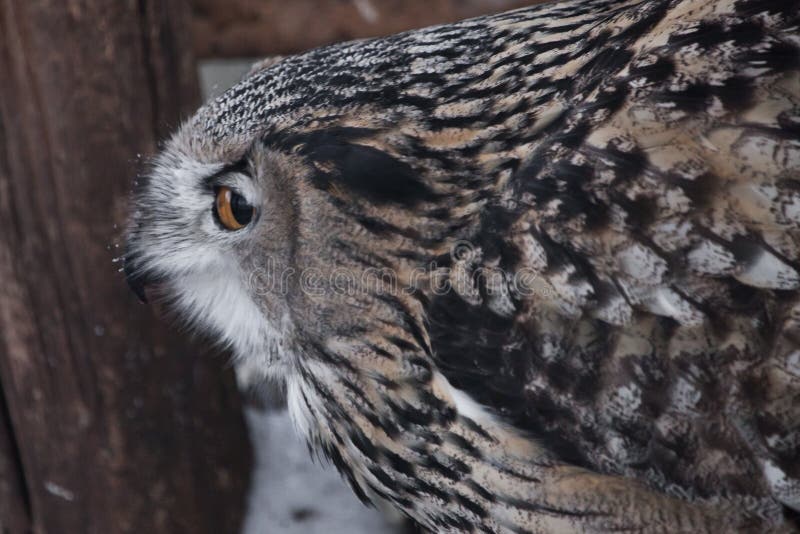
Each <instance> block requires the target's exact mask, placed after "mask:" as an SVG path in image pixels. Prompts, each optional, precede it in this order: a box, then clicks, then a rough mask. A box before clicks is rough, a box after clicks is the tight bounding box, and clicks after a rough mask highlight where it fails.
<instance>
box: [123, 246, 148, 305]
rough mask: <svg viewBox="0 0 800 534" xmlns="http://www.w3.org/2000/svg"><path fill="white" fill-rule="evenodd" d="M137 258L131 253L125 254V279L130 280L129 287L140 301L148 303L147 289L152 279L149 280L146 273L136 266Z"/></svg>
mask: <svg viewBox="0 0 800 534" xmlns="http://www.w3.org/2000/svg"><path fill="white" fill-rule="evenodd" d="M135 260H136V258H135V257H134V256H133V255H131V254H130V253H128V254H125V265H124V266H123V272H124V273H125V280H126V281H127V282H128V287H130V288H131V291H133V292H134V294H135V295H136V297H137V298H138V299H139V302H141V303H142V304H147V293H146V291H145V290H146V288H147V285H148V283H149V282H150V280H148V278H147V276H146V274H144V273H142V272H141V270H139V269H137V268H136V261H135Z"/></svg>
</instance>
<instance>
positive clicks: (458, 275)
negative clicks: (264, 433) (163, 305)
mask: <svg viewBox="0 0 800 534" xmlns="http://www.w3.org/2000/svg"><path fill="white" fill-rule="evenodd" d="M799 25H800V7H799V6H798V5H797V3H796V2H793V1H777V0H705V1H699V0H652V1H640V0H629V1H622V2H619V1H610V0H590V1H581V2H578V1H568V2H562V3H555V4H545V5H540V6H536V7H532V8H527V9H522V10H517V11H512V12H509V13H505V14H500V15H495V16H490V17H483V18H478V19H472V20H469V21H464V22H461V23H458V24H453V25H446V26H438V27H434V28H428V29H423V30H417V31H413V32H408V33H405V34H400V35H396V36H391V37H387V38H382V39H374V40H368V41H359V42H354V43H344V44H340V45H335V46H332V47H326V48H321V49H318V50H314V51H311V52H309V53H306V54H303V55H300V56H296V57H290V58H286V59H284V60H282V61H280V62H278V63H276V64H271V65H269V66H268V67H266V68H263V69H261V70H257V71H256V72H254V73H252V74H251V75H249V76H248V77H247V78H246V79H245V80H243V81H242V82H241V83H240V84H238V85H237V86H235V87H234V88H232V89H230V90H229V91H228V92H227V93H225V94H224V95H222V96H221V97H219V98H217V99H216V100H214V101H212V102H210V103H208V104H207V105H206V106H204V107H203V108H202V109H201V110H200V111H198V113H197V114H196V115H195V116H194V117H193V118H192V119H191V120H190V121H188V122H187V123H186V124H185V125H184V126H183V127H182V128H181V130H180V131H179V132H177V133H176V135H175V136H174V137H173V139H172V140H171V141H170V142H169V143H168V145H167V147H166V149H165V151H164V152H163V153H162V154H161V155H160V156H159V157H158V158H157V159H156V160H155V162H154V167H153V170H152V172H151V173H150V174H149V178H148V179H146V180H142V181H141V184H140V186H139V189H138V190H137V191H136V193H135V206H136V208H135V213H134V216H133V218H132V223H131V228H130V238H129V245H128V253H127V255H126V272H127V274H128V277H129V280H130V281H131V282H132V285H133V286H134V287H136V288H140V287H141V286H143V285H144V284H145V283H147V285H149V286H150V292H151V293H153V292H154V291H155V294H158V295H159V296H160V297H161V298H164V299H166V300H168V301H170V302H171V303H172V305H173V306H174V307H175V308H176V309H177V310H178V311H179V313H181V314H182V315H183V316H184V317H185V318H186V319H187V320H189V321H190V322H192V323H193V324H195V325H197V326H198V328H200V329H202V330H205V331H210V332H212V333H213V334H214V335H216V336H217V337H218V338H219V339H220V340H222V341H223V342H224V343H226V344H228V345H230V346H231V347H232V348H233V351H234V353H235V355H236V358H237V365H238V366H239V367H240V369H242V370H244V371H246V372H247V373H249V374H251V375H254V376H256V377H258V378H259V379H268V378H272V379H275V380H277V381H282V382H285V384H286V387H287V394H288V399H289V407H290V410H291V412H292V415H293V417H294V419H295V422H296V424H297V426H298V429H299V430H300V432H301V433H302V434H303V435H304V436H305V437H306V438H307V439H308V441H309V443H310V444H311V445H312V447H313V448H314V449H315V450H316V451H318V452H319V453H320V454H322V455H323V456H325V457H327V458H328V459H330V460H331V461H332V462H333V463H334V464H335V465H336V466H337V467H338V468H339V470H340V471H341V472H342V473H343V475H344V476H345V477H346V478H347V480H348V481H349V482H350V484H351V485H352V487H353V489H354V490H355V491H356V493H358V494H359V495H360V496H361V497H362V498H364V499H366V498H367V495H369V496H371V497H376V498H381V499H384V500H386V501H388V502H390V503H392V504H394V505H395V506H397V507H398V508H400V509H401V510H402V511H404V512H405V513H406V514H408V515H409V516H411V517H412V518H414V519H415V520H416V521H418V522H419V523H420V524H421V525H423V526H424V527H426V528H428V529H430V530H433V531H451V532H471V531H481V532H587V531H596V532H603V531H612V530H621V529H624V530H632V531H641V532H719V531H743V532H747V531H752V532H763V531H786V532H790V531H794V530H796V529H797V528H798V524H797V514H798V510H800V289H799V288H800V274H798V270H799V269H800V253H798V247H800V29H799V28H800V26H799Z"/></svg>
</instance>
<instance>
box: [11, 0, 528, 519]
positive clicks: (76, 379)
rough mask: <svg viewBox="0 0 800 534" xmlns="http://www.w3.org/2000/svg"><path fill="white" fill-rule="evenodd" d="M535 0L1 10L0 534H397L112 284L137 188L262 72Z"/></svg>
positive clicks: (261, 401)
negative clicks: (190, 123)
mask: <svg viewBox="0 0 800 534" xmlns="http://www.w3.org/2000/svg"><path fill="white" fill-rule="evenodd" d="M532 3H535V1H534V0H527V1H520V0H293V1H291V2H289V1H285V0H168V1H159V0H68V1H67V0H4V1H3V2H2V3H0V282H1V283H0V532H2V533H14V534H16V533H28V532H33V533H59V534H61V533H83V532H86V533H102V534H107V533H116V532H124V533H127V532H131V533H133V532H136V533H142V532H147V533H167V532H170V533H172V532H191V533H193V534H211V533H221V532H245V533H246V534H257V533H268V532H269V533H273V532H288V533H301V532H302V533H314V532H320V533H321V532H326V533H336V532H342V533H344V532H347V533H362V532H363V533H367V532H400V531H403V529H407V528H408V526H407V525H404V524H403V523H402V521H400V520H399V518H397V517H392V516H391V514H388V515H385V514H382V513H380V512H379V511H376V510H373V509H368V508H366V507H363V506H362V505H361V504H360V503H359V502H358V501H357V500H356V499H355V497H354V496H353V495H352V493H351V492H350V490H349V488H347V487H346V486H345V485H344V483H343V482H342V481H341V480H340V479H339V476H338V475H337V474H336V473H335V472H334V471H332V470H331V469H329V468H327V467H325V466H320V465H316V464H314V463H312V461H311V459H310V456H309V454H308V451H307V450H306V447H305V444H304V443H302V442H301V441H300V440H299V439H298V438H297V437H296V436H295V433H294V429H293V428H292V424H291V422H290V421H289V419H288V417H287V415H286V412H285V410H284V408H283V402H282V399H281V398H280V394H279V393H277V392H266V393H265V392H264V391H260V390H259V391H255V392H254V391H250V390H248V391H246V392H244V393H242V392H240V391H239V388H238V387H237V383H236V379H235V373H234V370H233V369H232V368H231V366H230V364H229V360H228V358H227V356H226V355H225V354H220V353H219V352H218V351H216V350H214V349H212V348H209V347H210V343H209V342H208V340H204V339H202V338H199V339H198V338H197V337H192V336H189V335H187V334H186V333H185V332H182V331H181V329H180V327H179V326H176V325H174V324H171V322H170V320H169V318H168V317H165V313H164V312H161V311H159V310H154V309H153V308H151V307H147V306H143V305H140V304H139V303H137V302H136V301H135V298H134V297H133V296H132V295H131V294H130V293H129V292H128V291H127V288H126V287H125V284H124V280H123V277H122V275H121V274H120V273H119V272H118V269H119V267H120V265H119V263H118V262H117V258H118V257H119V256H120V255H121V254H122V246H123V244H122V233H123V231H124V228H125V221H126V219H127V198H128V194H129V192H130V186H131V184H132V183H133V180H134V179H135V177H136V176H137V174H140V173H142V172H145V171H146V161H147V158H148V157H150V156H151V155H153V154H154V153H155V152H156V150H157V146H158V142H159V141H160V140H163V139H164V138H165V137H166V136H168V135H169V133H170V132H171V131H172V130H173V129H174V128H175V127H176V126H177V125H178V124H180V121H181V120H183V119H185V118H186V117H188V116H189V115H190V114H191V113H192V111H193V110H194V109H196V107H197V106H198V105H199V104H200V103H201V102H202V101H203V100H204V99H207V98H209V97H211V96H213V95H216V94H219V93H221V92H222V91H224V90H225V89H226V88H227V87H229V86H230V85H232V84H234V83H235V82H236V81H237V80H238V79H240V78H241V76H242V75H243V74H244V73H246V72H247V70H248V69H249V67H250V65H251V64H252V63H253V62H254V61H256V60H259V59H262V58H265V57H273V56H279V55H287V54H294V53H299V52H302V51H304V50H307V49H309V48H313V47H316V46H320V45H325V44H329V43H333V42H337V41H343V40H349V39H357V38H364V37H371V36H379V35H385V34H390V33H394V32H399V31H403V30H407V29H411V28H417V27H423V26H426V25H431V24H437V23H443V22H448V21H455V20H459V19H463V18H468V17H472V16H477V15H481V14H485V13H491V12H498V11H504V10H507V9H513V8H516V7H521V6H523V5H528V4H532Z"/></svg>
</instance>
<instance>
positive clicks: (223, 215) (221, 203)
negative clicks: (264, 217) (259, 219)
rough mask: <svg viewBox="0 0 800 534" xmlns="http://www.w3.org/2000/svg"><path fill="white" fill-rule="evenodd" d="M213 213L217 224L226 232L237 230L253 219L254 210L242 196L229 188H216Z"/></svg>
mask: <svg viewBox="0 0 800 534" xmlns="http://www.w3.org/2000/svg"><path fill="white" fill-rule="evenodd" d="M215 191H216V196H217V198H216V203H215V208H216V209H215V211H216V213H217V218H219V222H220V223H221V224H222V226H224V227H225V228H226V229H228V230H239V229H241V228H244V227H245V226H247V224H248V223H249V222H250V221H251V220H252V219H253V213H254V212H255V209H254V208H253V206H251V205H250V204H248V203H247V201H246V200H245V199H244V197H243V196H242V195H240V194H239V193H237V192H235V191H232V190H231V189H230V188H229V187H225V186H220V187H217V188H216V190H215Z"/></svg>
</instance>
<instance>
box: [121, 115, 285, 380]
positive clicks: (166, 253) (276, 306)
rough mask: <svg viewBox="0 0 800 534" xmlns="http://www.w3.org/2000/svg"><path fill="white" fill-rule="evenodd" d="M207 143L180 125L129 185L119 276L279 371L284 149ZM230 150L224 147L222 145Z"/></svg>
mask: <svg viewBox="0 0 800 534" xmlns="http://www.w3.org/2000/svg"><path fill="white" fill-rule="evenodd" d="M240 147H241V148H240V149H239V150H238V151H234V152H230V151H228V152H223V151H221V150H220V149H219V146H218V145H214V146H211V147H209V146H207V145H206V144H204V143H203V142H199V141H198V140H197V139H196V138H193V137H192V130H191V128H190V127H189V125H187V127H184V129H183V130H181V131H180V132H179V133H178V134H177V135H176V136H175V137H174V138H173V139H172V140H171V141H170V142H169V144H168V145H167V147H166V148H165V150H164V151H163V153H162V154H161V155H159V156H158V157H157V158H156V160H155V161H154V162H153V164H152V168H151V170H150V172H149V173H147V175H146V176H145V177H144V178H142V179H140V180H139V181H138V182H137V183H136V185H135V191H134V208H133V213H132V217H131V219H132V220H131V225H130V230H129V239H128V244H127V250H126V255H125V273H126V276H127V278H128V281H129V283H130V285H131V287H132V288H133V289H134V291H136V293H137V294H138V295H139V296H140V298H141V299H143V300H147V299H156V300H158V301H161V302H163V303H165V304H166V306H167V307H168V308H169V309H171V310H174V311H175V312H177V315H178V316H179V317H180V318H181V319H183V320H185V321H186V322H187V323H188V324H189V325H190V326H192V327H193V328H194V329H195V330H197V331H200V332H202V333H209V334H211V337H212V338H215V339H217V340H220V341H221V343H222V344H223V345H226V346H228V347H229V348H231V349H232V350H233V353H234V355H235V356H236V357H237V358H245V357H246V359H247V363H248V364H252V365H253V367H254V368H258V369H263V370H264V372H265V373H267V374H274V373H276V372H280V369H281V366H282V365H283V364H284V363H285V362H284V361H283V360H282V356H281V354H282V353H283V350H282V349H281V345H282V340H283V339H285V337H286V332H284V331H283V330H282V329H283V327H285V326H286V324H287V322H288V320H287V316H288V310H287V307H286V305H285V296H286V292H287V288H286V287H280V286H279V285H274V286H273V285H270V282H271V281H272V280H273V277H274V276H275V273H280V272H281V270H285V269H286V268H287V267H286V266H287V263H288V257H289V253H290V250H289V249H290V244H291V243H290V241H291V240H290V239H289V236H290V233H291V224H292V219H293V216H292V209H291V206H292V201H291V194H290V187H289V185H290V183H291V181H292V179H293V177H292V176H291V173H290V172H289V169H290V168H291V166H290V165H288V164H287V162H286V161H285V159H286V158H285V156H280V155H278V154H271V153H269V152H268V151H266V150H254V149H253V148H252V147H250V146H248V145H246V144H245V143H240ZM227 148H228V149H230V145H228V146H227Z"/></svg>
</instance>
